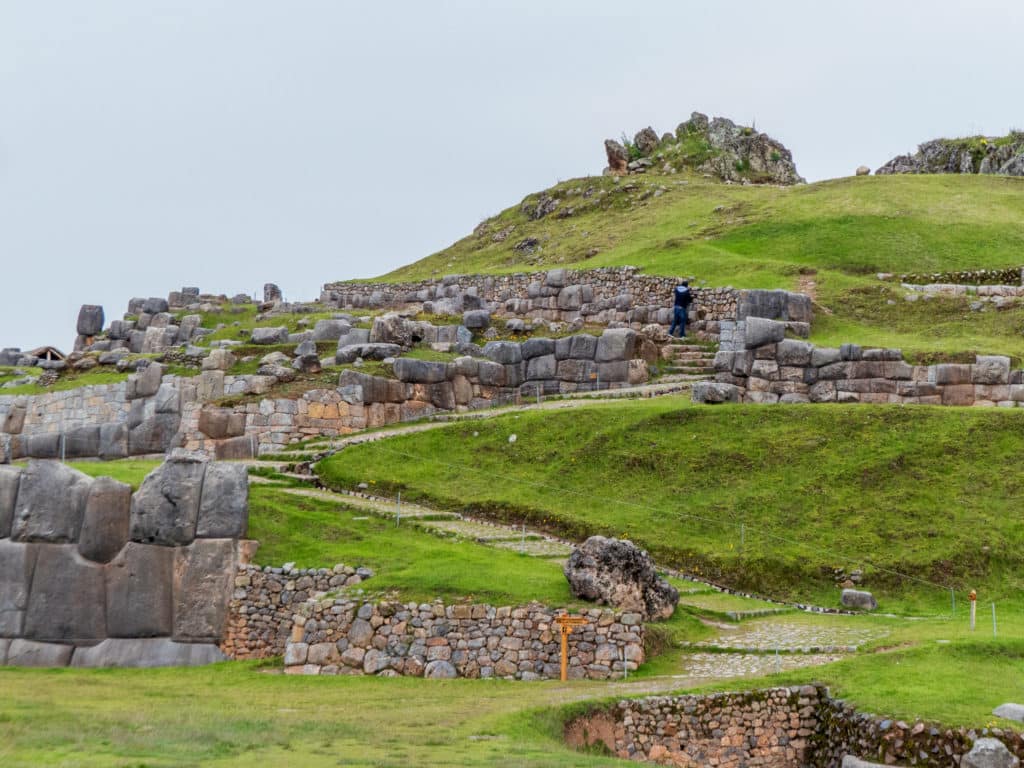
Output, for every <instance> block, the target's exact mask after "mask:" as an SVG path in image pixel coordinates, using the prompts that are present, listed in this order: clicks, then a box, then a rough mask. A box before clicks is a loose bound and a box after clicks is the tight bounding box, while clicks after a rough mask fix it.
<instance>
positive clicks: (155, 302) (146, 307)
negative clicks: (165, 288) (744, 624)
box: [142, 297, 171, 315]
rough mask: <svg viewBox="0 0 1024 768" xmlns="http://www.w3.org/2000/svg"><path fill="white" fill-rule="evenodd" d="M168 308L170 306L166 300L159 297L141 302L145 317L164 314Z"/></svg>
mask: <svg viewBox="0 0 1024 768" xmlns="http://www.w3.org/2000/svg"><path fill="white" fill-rule="evenodd" d="M170 308H171V306H170V304H168V303H167V299H161V298H159V297H151V298H148V299H145V300H144V301H143V302H142V312H145V313H146V314H147V315H157V314H159V313H161V312H166V311H167V310H169V309H170Z"/></svg>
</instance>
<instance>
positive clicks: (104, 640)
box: [0, 453, 248, 666]
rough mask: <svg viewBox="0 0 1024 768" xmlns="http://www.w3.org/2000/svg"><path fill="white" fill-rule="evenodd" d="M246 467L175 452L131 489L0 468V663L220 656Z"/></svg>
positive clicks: (57, 468) (30, 468) (53, 470)
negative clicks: (220, 643)
mask: <svg viewBox="0 0 1024 768" xmlns="http://www.w3.org/2000/svg"><path fill="white" fill-rule="evenodd" d="M247 525H248V477H247V474H246V470H245V467H244V466H241V465H226V464H216V463H208V462H206V461H205V459H202V458H201V457H197V456H194V455H188V454H183V453H182V454H176V455H174V456H172V457H171V459H169V460H168V461H167V462H165V463H164V464H162V465H161V466H160V467H158V468H157V469H156V470H154V471H153V472H151V473H150V474H149V475H147V477H146V479H145V480H144V481H143V483H142V485H141V486H140V488H139V490H138V491H137V492H135V493H134V494H133V493H132V490H131V487H130V486H128V485H125V484H124V483H119V482H117V481H115V480H112V479H110V478H106V477H100V478H95V479H93V478H91V477H89V476H87V475H84V474H82V473H81V472H78V471H76V470H74V469H71V468H70V467H68V466H66V465H64V464H61V463H60V462H56V461H40V460H32V461H29V463H28V465H27V467H25V468H24V469H22V468H17V467H0V665H3V664H5V663H6V664H9V665H13V666H66V665H71V666H162V665H179V664H194V663H204V662H209V661H215V660H218V659H221V658H223V656H222V655H221V654H220V652H219V651H218V650H217V646H216V644H217V643H218V642H219V641H220V640H221V637H222V635H223V633H224V620H225V617H226V613H227V607H228V600H229V598H230V596H231V586H232V583H231V582H232V578H233V577H234V575H235V568H236V563H237V562H238V559H239V550H240V544H239V540H240V539H241V538H242V537H243V536H244V535H245V534H246V528H247Z"/></svg>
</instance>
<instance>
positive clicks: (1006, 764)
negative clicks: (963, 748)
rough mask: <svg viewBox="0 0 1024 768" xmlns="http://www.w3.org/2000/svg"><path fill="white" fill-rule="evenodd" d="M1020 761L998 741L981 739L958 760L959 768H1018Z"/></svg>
mask: <svg viewBox="0 0 1024 768" xmlns="http://www.w3.org/2000/svg"><path fill="white" fill-rule="evenodd" d="M1019 766H1020V759H1019V758H1018V757H1017V756H1016V755H1014V754H1013V753H1012V752H1010V750H1008V749H1007V748H1006V745H1005V744H1003V742H1001V741H999V740H998V739H992V738H981V739H978V740H977V741H975V742H974V745H973V746H972V747H971V751H970V752H968V753H967V754H966V755H964V756H963V758H962V759H961V760H960V768H1019Z"/></svg>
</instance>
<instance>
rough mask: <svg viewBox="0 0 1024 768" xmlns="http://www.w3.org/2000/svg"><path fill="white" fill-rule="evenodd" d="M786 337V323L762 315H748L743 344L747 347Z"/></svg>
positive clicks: (775, 342) (750, 347) (771, 342)
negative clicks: (767, 318)
mask: <svg viewBox="0 0 1024 768" xmlns="http://www.w3.org/2000/svg"><path fill="white" fill-rule="evenodd" d="M785 337H786V324H785V323H780V322H776V321H775V320H766V319H765V318H763V317H748V318H747V320H746V334H745V336H744V339H743V344H744V346H745V347H746V348H747V349H755V348H757V347H763V346H764V345H765V344H777V343H778V342H780V341H782V340H783V339H784V338H785Z"/></svg>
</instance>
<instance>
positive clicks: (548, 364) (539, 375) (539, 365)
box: [523, 344, 558, 381]
mask: <svg viewBox="0 0 1024 768" xmlns="http://www.w3.org/2000/svg"><path fill="white" fill-rule="evenodd" d="M523 346H524V347H526V344H524V345H523ZM553 347H554V345H553V344H552V348H553ZM557 369H558V362H557V361H556V360H555V356H554V355H553V354H548V355H542V356H540V357H531V358H530V359H529V360H527V363H526V379H527V380H528V381H532V380H535V379H553V378H555V374H556V371H557Z"/></svg>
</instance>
